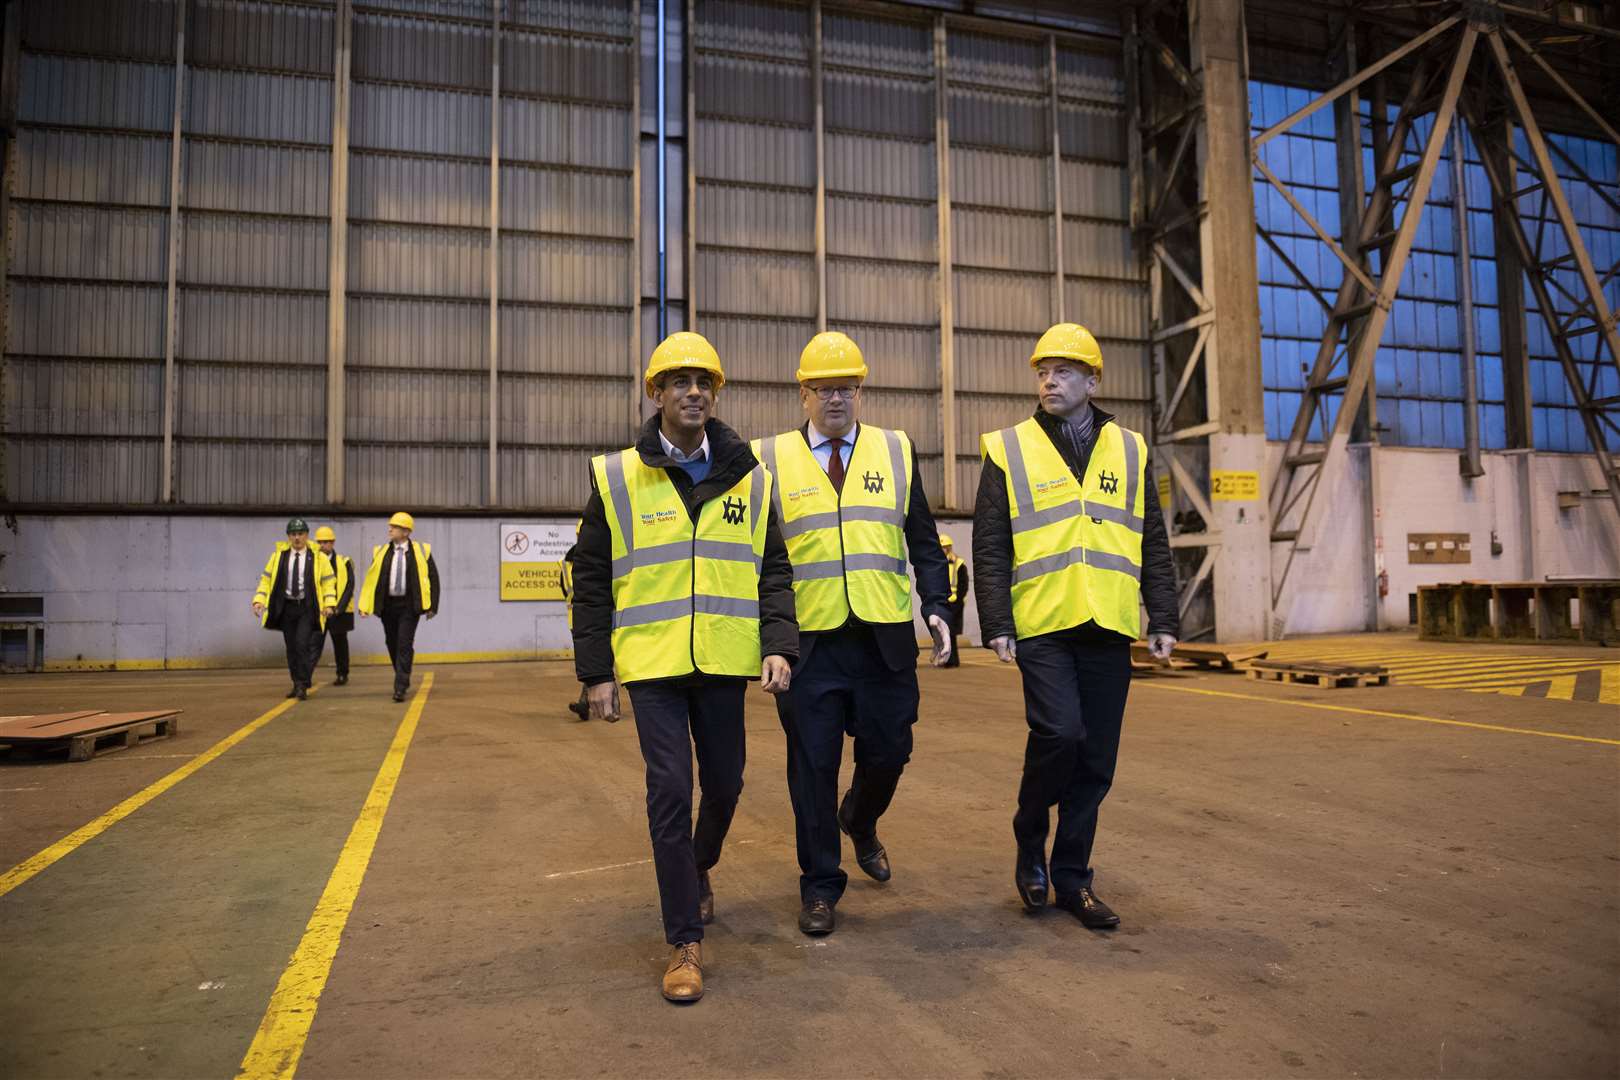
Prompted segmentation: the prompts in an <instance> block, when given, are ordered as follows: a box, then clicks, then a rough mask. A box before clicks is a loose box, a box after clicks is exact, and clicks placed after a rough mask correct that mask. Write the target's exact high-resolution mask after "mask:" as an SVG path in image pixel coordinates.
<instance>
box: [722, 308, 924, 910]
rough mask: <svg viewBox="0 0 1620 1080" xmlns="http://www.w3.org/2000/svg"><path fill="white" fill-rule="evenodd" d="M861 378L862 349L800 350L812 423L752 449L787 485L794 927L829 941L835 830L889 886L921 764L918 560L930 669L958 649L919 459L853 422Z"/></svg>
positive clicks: (821, 343)
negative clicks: (908, 779)
mask: <svg viewBox="0 0 1620 1080" xmlns="http://www.w3.org/2000/svg"><path fill="white" fill-rule="evenodd" d="M866 376H867V366H866V360H865V359H864V358H863V357H862V356H861V350H860V349H859V348H858V347H857V346H856V344H855V342H853V341H851V340H850V339H849V338H848V337H846V336H844V335H843V334H840V333H837V332H830V333H822V334H817V335H816V336H815V337H813V338H811V339H810V343H809V344H808V345H806V346H805V347H804V352H803V354H802V355H801V356H800V357H799V372H798V379H799V401H800V403H801V404H802V406H803V408H804V411H805V414H806V416H808V418H809V419H808V421H807V422H806V423H805V424H804V425H803V426H801V427H798V428H795V429H794V430H792V431H788V432H784V433H783V434H781V435H776V436H773V437H771V438H769V439H759V440H756V441H755V443H754V452H755V453H756V454H757V455H759V457H760V460H762V461H764V462H765V467H766V468H767V469H769V470H770V472H771V474H772V476H774V477H775V480H776V488H775V493H774V495H773V496H772V498H773V499H774V500H775V507H776V513H777V516H778V517H779V518H780V520H781V523H782V536H783V538H784V539H785V540H786V541H787V548H788V558H789V559H790V560H791V561H792V563H793V592H794V598H795V602H796V603H795V606H796V609H797V612H798V620H799V661H798V663H797V664H796V665H795V667H794V670H793V686H792V689H790V690H789V691H788V692H787V693H786V694H783V695H782V696H781V697H779V698H777V699H776V708H777V712H778V714H779V715H780V717H781V720H782V730H783V732H784V733H785V734H786V735H787V765H788V770H787V771H788V793H789V795H790V796H791V798H792V801H793V819H794V827H795V833H796V839H797V842H798V849H799V870H800V876H799V901H800V910H799V929H800V930H801V931H803V932H804V933H806V934H815V935H819V934H830V933H832V931H833V927H834V926H835V925H836V921H837V920H836V916H835V914H834V908H835V907H836V906H837V904H838V901H839V899H840V898H841V897H842V896H843V894H844V887H845V886H846V885H847V884H848V883H849V875H848V874H846V873H844V871H843V870H842V869H841V868H840V867H839V865H838V864H839V857H840V854H841V852H840V847H841V843H842V842H841V841H840V840H839V837H838V833H839V830H840V829H842V831H844V832H845V833H847V834H848V835H849V837H850V840H851V841H852V842H853V844H854V846H855V861H856V864H857V865H858V866H860V868H861V869H862V870H863V871H865V872H866V874H867V875H868V876H870V877H872V878H874V879H876V880H877V881H880V882H882V881H888V880H889V874H890V869H889V856H888V852H887V851H886V850H885V849H884V847H883V844H882V843H880V842H879V841H878V836H877V822H878V818H879V817H881V816H882V815H883V812H884V811H885V810H887V809H888V807H889V802H890V800H891V799H893V798H894V792H895V788H896V786H897V785H898V784H899V783H900V774H901V772H902V771H903V770H904V769H905V766H906V762H907V761H909V760H910V759H911V725H912V724H914V723H916V721H917V632H916V630H915V629H914V628H913V625H912V621H911V578H910V577H909V576H907V574H906V561H907V554H908V552H909V555H910V561H911V565H912V566H914V567H916V570H917V588H918V591H919V592H920V593H921V595H922V613H923V620H924V622H925V623H927V625H928V628H929V630H930V632H931V633H932V634H933V637H934V656H933V662H934V664H936V665H938V664H941V663H943V662H944V661H945V660H947V659H948V658H949V657H950V654H951V638H950V627H949V623H948V622H947V621H946V619H947V615H948V612H947V610H946V607H945V597H946V594H947V592H948V591H949V585H948V583H947V579H946V575H945V553H944V552H943V551H942V550H940V546H939V534H938V532H937V530H936V529H935V527H934V517H933V514H931V513H930V512H929V510H928V497H927V496H926V495H925V494H924V493H923V488H922V480H921V477H920V476H919V474H918V471H917V463H916V456H915V455H914V454H913V453H912V448H911V440H910V439H909V438H907V437H906V433H905V432H903V431H886V430H884V429H883V428H879V427H873V426H871V425H870V424H862V423H859V422H858V421H857V414H858V413H859V411H860V403H861V383H862V381H863V380H864V379H865V378H866ZM845 732H849V733H850V734H852V735H853V736H854V737H855V774H854V779H853V781H852V782H851V785H850V789H849V790H848V791H847V792H845V793H844V797H843V800H842V802H840V801H839V798H838V766H839V762H840V760H841V759H842V757H843V754H844V733H845Z"/></svg>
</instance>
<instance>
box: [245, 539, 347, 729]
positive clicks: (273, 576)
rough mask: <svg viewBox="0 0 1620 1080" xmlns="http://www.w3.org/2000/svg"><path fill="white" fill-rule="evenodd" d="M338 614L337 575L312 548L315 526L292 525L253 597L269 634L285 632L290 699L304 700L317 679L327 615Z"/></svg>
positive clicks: (326, 561)
mask: <svg viewBox="0 0 1620 1080" xmlns="http://www.w3.org/2000/svg"><path fill="white" fill-rule="evenodd" d="M336 610H337V573H336V572H335V571H334V570H333V569H332V560H331V559H329V558H327V557H326V554H325V553H324V552H321V551H317V550H315V549H314V548H312V547H310V546H309V524H308V522H306V521H305V520H304V519H303V518H296V517H295V518H293V519H292V520H291V521H289V522H287V539H286V540H283V541H281V542H279V543H277V544H276V548H275V550H274V551H272V552H271V553H270V558H269V559H268V560H266V562H265V564H264V570H263V571H262V572H260V574H259V587H258V588H257V589H255V590H254V592H253V614H254V615H256V616H258V619H259V625H260V626H262V627H264V628H265V629H266V630H280V631H281V637H282V640H283V641H284V642H285V643H286V646H287V671H288V673H289V674H291V675H292V689H291V690H289V691H287V696H288V697H290V698H297V699H298V700H300V701H302V700H303V699H304V698H305V697H306V696H308V694H309V686H310V679H311V678H313V677H314V672H315V659H316V656H317V652H316V650H318V649H319V648H320V644H321V635H322V634H324V633H325V632H326V619H327V616H329V615H331V614H333V613H334V612H335V611H336Z"/></svg>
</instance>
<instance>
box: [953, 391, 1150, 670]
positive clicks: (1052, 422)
mask: <svg viewBox="0 0 1620 1080" xmlns="http://www.w3.org/2000/svg"><path fill="white" fill-rule="evenodd" d="M1091 412H1092V418H1093V421H1094V422H1093V424H1092V428H1091V430H1092V443H1091V445H1088V446H1087V447H1085V453H1084V455H1083V456H1082V457H1080V458H1076V457H1075V454H1074V449H1073V447H1071V446H1070V444H1069V440H1068V439H1067V438H1066V437H1065V436H1064V435H1063V433H1062V431H1061V426H1062V424H1063V421H1062V420H1061V419H1060V418H1058V417H1055V416H1052V415H1050V414H1049V413H1047V412H1045V411H1042V410H1037V411H1036V413H1035V420H1036V422H1037V423H1039V424H1040V425H1041V430H1042V431H1044V432H1046V435H1047V438H1049V439H1051V440H1052V445H1054V446H1056V447H1057V449H1058V452H1059V453H1060V454H1062V455H1063V460H1064V461H1066V462H1068V465H1069V468H1070V469H1071V470H1072V471H1073V472H1074V475H1075V479H1077V480H1078V479H1082V478H1083V477H1084V476H1085V472H1086V463H1087V460H1089V458H1090V456H1091V446H1094V445H1096V435H1097V433H1098V432H1100V431H1101V430H1102V426H1103V425H1104V424H1111V423H1113V422H1114V418H1113V416H1112V415H1111V414H1109V413H1106V412H1103V411H1102V410H1101V409H1099V408H1097V406H1096V405H1095V404H1093V405H1092V406H1091ZM1143 468H1144V470H1145V472H1146V476H1145V477H1144V479H1143V499H1144V506H1143V511H1144V513H1143V515H1142V516H1143V533H1142V602H1143V604H1144V605H1145V606H1146V607H1147V613H1148V626H1147V632H1148V633H1149V634H1173V635H1175V636H1176V637H1180V636H1181V618H1180V615H1179V613H1178V605H1177V598H1176V567H1175V562H1174V561H1173V560H1172V559H1171V558H1170V534H1169V532H1168V531H1167V530H1166V529H1165V527H1164V514H1163V513H1162V512H1160V510H1159V491H1158V486H1157V485H1156V484H1155V483H1154V482H1153V465H1152V463H1151V462H1144V463H1143ZM1012 550H1013V545H1012V515H1011V513H1010V512H1009V511H1008V509H1007V476H1006V474H1005V473H1003V472H1002V471H1001V467H1000V466H998V465H997V464H996V463H995V462H993V461H991V460H990V459H989V458H985V459H984V470H983V472H981V473H980V474H979V496H978V500H977V502H976V503H975V504H974V508H973V570H974V573H976V574H977V575H978V579H979V580H978V582H977V584H976V587H975V590H974V595H975V596H977V597H978V602H979V633H980V634H981V635H982V637H983V640H984V642H985V644H986V645H987V646H988V645H989V643H990V640H991V639H992V638H997V637H1011V636H1013V634H1014V630H1013V613H1012ZM1086 625H1087V626H1091V627H1093V628H1095V629H1096V630H1098V631H1099V632H1100V633H1101V634H1104V635H1106V636H1108V637H1110V638H1117V639H1122V638H1123V635H1120V634H1116V633H1114V632H1113V631H1111V630H1103V629H1102V628H1101V627H1096V626H1095V624H1092V623H1088V624H1086Z"/></svg>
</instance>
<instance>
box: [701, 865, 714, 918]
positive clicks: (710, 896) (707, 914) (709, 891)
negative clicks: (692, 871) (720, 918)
mask: <svg viewBox="0 0 1620 1080" xmlns="http://www.w3.org/2000/svg"><path fill="white" fill-rule="evenodd" d="M698 921H699V922H701V923H702V924H703V925H704V926H708V925H709V924H710V923H712V922H714V887H713V886H712V885H710V884H709V872H708V871H707V870H699V871H698Z"/></svg>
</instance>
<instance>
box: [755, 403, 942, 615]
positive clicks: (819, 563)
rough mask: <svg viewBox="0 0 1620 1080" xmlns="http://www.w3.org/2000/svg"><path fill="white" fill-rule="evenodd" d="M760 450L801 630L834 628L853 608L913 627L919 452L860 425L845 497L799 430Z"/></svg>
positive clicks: (763, 442) (899, 438) (762, 443)
mask: <svg viewBox="0 0 1620 1080" xmlns="http://www.w3.org/2000/svg"><path fill="white" fill-rule="evenodd" d="M754 453H755V455H756V456H757V457H758V458H759V459H760V460H761V461H762V462H764V463H765V467H766V468H767V469H768V470H770V472H771V475H772V476H773V477H774V478H775V481H776V485H775V490H774V493H773V495H772V497H771V500H772V503H773V505H774V506H775V507H776V518H777V524H778V528H780V529H781V532H782V539H783V540H784V541H786V543H787V550H788V559H789V561H790V562H792V563H793V594H794V607H795V609H796V611H797V613H798V619H799V629H800V630H808V631H816V630H835V629H837V628H838V627H840V626H842V625H844V623H845V622H846V621H848V619H849V616H850V614H851V613H852V612H853V614H854V615H855V617H856V618H858V619H860V620H861V621H862V622H869V623H899V622H910V621H911V578H910V576H909V575H908V574H907V573H906V560H907V551H906V533H905V526H906V512H907V510H908V509H909V507H910V500H911V469H912V449H911V440H910V439H909V438H907V437H906V434H905V432H903V431H888V430H886V429H884V428H878V427H872V426H871V425H870V424H862V425H861V426H860V430H859V431H858V432H857V433H856V436H855V446H854V448H853V449H851V450H850V454H849V466H848V468H847V469H846V470H845V480H844V489H843V492H842V494H840V493H837V492H835V491H834V490H833V486H832V481H830V480H829V479H828V478H827V470H826V469H824V468H822V466H821V462H820V461H818V460H816V456H815V454H814V453H813V452H812V451H811V449H810V444H809V442H808V441H807V440H806V439H805V437H804V433H803V431H802V430H795V431H788V432H784V433H782V434H781V435H773V436H772V437H770V438H768V439H757V440H755V442H754Z"/></svg>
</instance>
